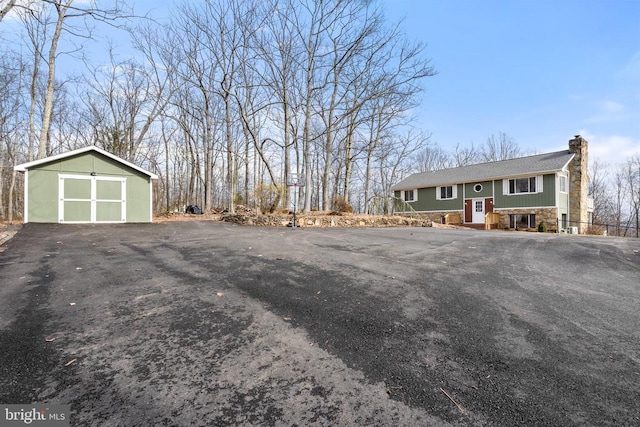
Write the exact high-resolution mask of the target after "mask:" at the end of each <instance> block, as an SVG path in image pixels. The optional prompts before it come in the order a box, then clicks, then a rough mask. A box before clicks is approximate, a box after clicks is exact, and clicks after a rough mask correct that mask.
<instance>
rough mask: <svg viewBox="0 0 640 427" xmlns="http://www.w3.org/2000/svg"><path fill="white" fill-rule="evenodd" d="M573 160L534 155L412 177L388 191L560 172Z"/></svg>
mask: <svg viewBox="0 0 640 427" xmlns="http://www.w3.org/2000/svg"><path fill="white" fill-rule="evenodd" d="M573 156H574V154H573V153H571V152H570V151H569V150H562V151H556V152H554V153H544V154H536V155H533V156H527V157H518V158H516V159H509V160H501V161H497V162H488V163H478V164H475V165H468V166H461V167H458V168H449V169H441V170H436V171H432V172H421V173H414V174H413V175H410V176H409V177H407V178H405V179H403V180H402V181H400V182H399V183H397V184H396V185H394V186H392V187H391V189H392V190H411V189H414V188H425V187H435V186H441V185H453V184H464V183H467V182H477V181H486V180H489V179H503V178H508V177H511V176H521V175H530V174H531V175H532V174H536V175H537V174H542V173H553V172H558V171H561V170H562V169H563V168H564V167H565V166H566V165H567V164H568V163H569V161H571V159H572V158H573Z"/></svg>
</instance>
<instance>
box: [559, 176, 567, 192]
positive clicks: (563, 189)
mask: <svg viewBox="0 0 640 427" xmlns="http://www.w3.org/2000/svg"><path fill="white" fill-rule="evenodd" d="M558 178H559V179H558V186H559V187H560V192H561V193H566V192H567V177H566V176H564V175H560V176H559V177H558Z"/></svg>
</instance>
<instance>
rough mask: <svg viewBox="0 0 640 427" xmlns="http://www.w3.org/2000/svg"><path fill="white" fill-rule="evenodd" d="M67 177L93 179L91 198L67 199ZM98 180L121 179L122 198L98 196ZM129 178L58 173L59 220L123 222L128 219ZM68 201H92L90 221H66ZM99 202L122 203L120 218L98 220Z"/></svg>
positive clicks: (87, 222) (82, 222) (91, 222)
mask: <svg viewBox="0 0 640 427" xmlns="http://www.w3.org/2000/svg"><path fill="white" fill-rule="evenodd" d="M65 179H77V180H90V181H91V196H90V199H66V198H65V197H64V180H65ZM98 181H119V182H120V183H121V189H120V191H121V193H120V194H121V196H122V200H108V199H98V198H97V185H96V183H97V182H98ZM126 185H127V178H119V177H112V176H86V175H72V174H58V196H59V197H58V222H59V223H61V224H62V223H64V224H95V223H101V224H102V223H123V222H126V219H127V206H126V198H127V192H126V189H127V187H126ZM66 201H90V202H91V217H90V219H89V221H65V220H64V202H66ZM98 202H114V203H120V205H121V211H120V218H121V219H120V220H119V221H98V220H97V214H96V211H97V204H98Z"/></svg>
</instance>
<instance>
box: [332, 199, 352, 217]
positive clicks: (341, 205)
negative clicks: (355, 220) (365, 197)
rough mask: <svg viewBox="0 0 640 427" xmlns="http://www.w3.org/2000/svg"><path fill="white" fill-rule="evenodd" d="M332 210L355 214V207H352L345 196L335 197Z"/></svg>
mask: <svg viewBox="0 0 640 427" xmlns="http://www.w3.org/2000/svg"><path fill="white" fill-rule="evenodd" d="M331 209H332V210H334V211H336V212H348V213H351V212H353V206H351V205H350V204H349V203H348V202H347V201H346V199H345V198H344V196H334V197H333V200H332V201H331Z"/></svg>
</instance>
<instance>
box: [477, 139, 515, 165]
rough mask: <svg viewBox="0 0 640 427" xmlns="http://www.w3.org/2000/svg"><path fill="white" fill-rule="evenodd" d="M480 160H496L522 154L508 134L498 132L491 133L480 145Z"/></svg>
mask: <svg viewBox="0 0 640 427" xmlns="http://www.w3.org/2000/svg"><path fill="white" fill-rule="evenodd" d="M479 155H480V160H481V161H483V162H496V161H499V160H508V159H513V158H515V157H518V156H521V155H522V150H520V147H519V146H518V143H517V142H516V141H515V140H514V139H513V138H512V137H510V136H509V135H507V134H506V133H504V132H500V133H499V134H498V136H497V137H496V136H495V135H491V136H490V137H489V138H487V140H486V141H485V143H484V144H482V145H481V146H480V153H479Z"/></svg>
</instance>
